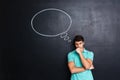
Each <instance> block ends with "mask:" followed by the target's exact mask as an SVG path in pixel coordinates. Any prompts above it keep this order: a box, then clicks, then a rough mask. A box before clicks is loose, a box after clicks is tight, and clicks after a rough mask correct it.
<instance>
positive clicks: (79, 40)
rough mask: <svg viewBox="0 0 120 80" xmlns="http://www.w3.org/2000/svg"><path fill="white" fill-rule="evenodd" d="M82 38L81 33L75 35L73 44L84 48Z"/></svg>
mask: <svg viewBox="0 0 120 80" xmlns="http://www.w3.org/2000/svg"><path fill="white" fill-rule="evenodd" d="M84 44H85V43H84V38H83V36H81V35H76V36H75V38H74V45H75V47H76V48H84Z"/></svg>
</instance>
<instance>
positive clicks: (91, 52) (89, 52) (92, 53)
mask: <svg viewBox="0 0 120 80" xmlns="http://www.w3.org/2000/svg"><path fill="white" fill-rule="evenodd" d="M85 52H87V53H88V54H91V55H94V52H93V51H90V50H87V49H85Z"/></svg>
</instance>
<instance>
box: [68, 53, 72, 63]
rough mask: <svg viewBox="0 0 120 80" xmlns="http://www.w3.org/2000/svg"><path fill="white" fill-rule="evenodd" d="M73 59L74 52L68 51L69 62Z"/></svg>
mask: <svg viewBox="0 0 120 80" xmlns="http://www.w3.org/2000/svg"><path fill="white" fill-rule="evenodd" d="M71 61H73V54H72V53H68V62H71Z"/></svg>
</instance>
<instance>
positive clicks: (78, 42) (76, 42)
mask: <svg viewBox="0 0 120 80" xmlns="http://www.w3.org/2000/svg"><path fill="white" fill-rule="evenodd" d="M80 43H83V41H75V44H80Z"/></svg>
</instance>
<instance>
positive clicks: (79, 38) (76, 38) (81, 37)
mask: <svg viewBox="0 0 120 80" xmlns="http://www.w3.org/2000/svg"><path fill="white" fill-rule="evenodd" d="M75 41H83V42H84V38H83V36H82V35H76V36H75V38H74V40H73V42H74V43H75Z"/></svg>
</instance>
